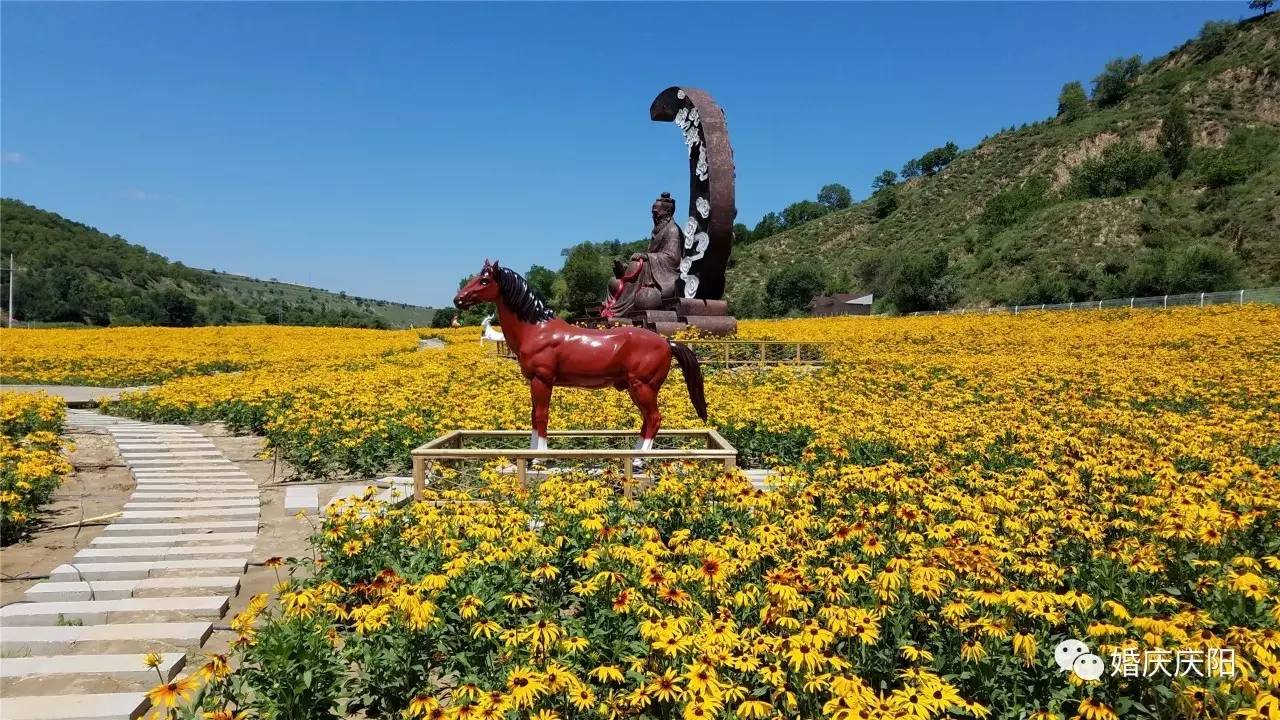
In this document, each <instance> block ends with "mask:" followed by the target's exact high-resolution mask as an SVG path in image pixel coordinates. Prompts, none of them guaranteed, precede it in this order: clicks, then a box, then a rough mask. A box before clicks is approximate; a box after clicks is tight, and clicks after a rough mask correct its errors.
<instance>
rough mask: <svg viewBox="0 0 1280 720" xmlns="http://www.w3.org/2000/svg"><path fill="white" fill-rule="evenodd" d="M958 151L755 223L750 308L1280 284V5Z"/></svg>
mask: <svg viewBox="0 0 1280 720" xmlns="http://www.w3.org/2000/svg"><path fill="white" fill-rule="evenodd" d="M1100 70H1101V69H1100ZM1175 106H1181V109H1178V108H1177V107H1175ZM1179 113H1183V117H1185V125H1183V122H1184V121H1182V120H1180V119H1179V117H1178V115H1179ZM1169 118H1172V120H1169ZM1165 125H1167V126H1168V129H1167V130H1166V131H1165V132H1163V133H1162V126H1165ZM1180 128H1181V134H1180V133H1179V129H1180ZM944 150H946V149H944V148H938V149H936V150H935V151H933V152H931V153H929V154H927V155H926V156H923V157H922V158H921V159H922V160H925V163H924V166H925V170H924V171H923V172H922V171H921V164H920V162H919V161H914V160H913V161H911V162H910V163H908V167H906V168H904V171H906V172H907V173H908V174H915V175H917V176H916V177H912V178H910V179H908V180H905V181H903V180H901V179H899V178H897V177H895V176H896V173H888V176H887V177H886V178H885V181H889V182H887V183H886V184H885V188H884V189H883V190H880V191H879V192H877V194H876V195H875V196H873V197H872V198H869V199H867V200H866V201H864V202H861V203H857V204H854V205H852V206H851V207H848V208H847V209H843V210H837V211H835V212H830V213H828V214H825V215H823V216H822V217H820V218H818V219H816V220H812V221H809V222H805V223H803V224H799V225H798V226H796V227H792V228H791V229H788V230H785V231H782V232H779V233H776V234H769V235H768V236H767V237H759V236H760V235H765V234H767V233H764V232H761V231H760V227H759V226H757V231H756V232H754V233H740V235H746V236H747V237H748V240H747V242H745V243H743V244H740V245H739V246H737V247H735V249H734V266H733V267H732V269H731V270H730V273H729V278H730V279H729V284H728V285H729V299H730V301H731V307H733V308H734V311H735V314H737V315H738V316H739V317H743V316H748V317H749V316H754V315H763V314H771V313H772V314H777V313H779V312H785V311H787V310H793V311H794V310H795V309H796V306H795V305H793V306H792V307H790V308H787V307H781V306H779V304H778V303H777V301H776V299H777V296H778V294H779V292H780V289H786V288H789V287H791V286H795V285H797V284H803V285H806V286H814V285H816V286H817V287H816V288H815V289H816V290H818V291H821V290H828V291H850V290H854V289H870V290H872V291H874V292H875V293H876V294H877V296H879V297H881V298H883V300H882V301H881V302H880V305H881V306H882V307H885V308H886V309H896V310H900V311H908V310H917V309H932V308H943V307H949V306H954V305H982V304H990V303H1039V302H1066V301H1078V300H1088V299H1097V298H1103V297H1125V296H1129V295H1131V294H1136V295H1151V294H1162V293H1166V292H1190V291H1199V290H1219V289H1230V288H1235V287H1242V286H1244V287H1248V286H1261V285H1275V284H1278V283H1280V16H1278V15H1276V14H1272V15H1271V16H1269V17H1265V18H1255V19H1253V20H1250V21H1246V22H1244V23H1240V24H1238V25H1236V24H1230V23H1210V24H1208V25H1206V27H1205V30H1204V31H1203V32H1202V33H1201V35H1200V37H1198V38H1197V39H1195V40H1193V41H1189V42H1188V43H1186V44H1185V45H1183V46H1182V47H1180V48H1178V49H1176V50H1174V51H1173V52H1171V53H1169V54H1168V55H1166V56H1164V57H1161V58H1158V59H1156V60H1154V61H1152V62H1149V63H1146V64H1143V63H1142V62H1141V61H1140V60H1139V59H1137V58H1133V59H1128V60H1125V61H1118V62H1115V63H1113V64H1112V65H1109V66H1108V68H1107V70H1106V71H1105V72H1103V73H1102V74H1101V75H1100V77H1099V78H1098V79H1097V80H1096V81H1095V87H1094V91H1093V93H1092V97H1091V98H1089V99H1086V97H1085V95H1084V94H1083V92H1082V90H1081V87H1080V86H1079V85H1075V86H1074V87H1071V86H1069V87H1067V88H1064V93H1063V105H1062V108H1061V112H1060V114H1059V115H1058V116H1056V117H1054V118H1051V119H1048V120H1045V121H1043V122H1038V123H1034V124H1032V125H1029V126H1025V127H1022V128H1018V129H1014V128H1010V129H1008V130H1005V131H1001V132H998V133H996V134H995V135H993V136H992V137H989V138H987V139H985V140H983V141H982V142H981V143H979V144H978V145H977V147H974V148H970V149H967V150H964V151H960V152H959V153H958V154H955V153H949V154H954V159H950V157H949V156H947V155H948V153H943V152H942V151H944ZM934 155H938V156H939V157H941V160H939V161H938V162H936V163H934V167H929V166H930V162H929V160H928V158H930V157H931V156H934ZM935 159H936V158H935ZM905 160H906V158H904V161H905ZM947 160H950V161H949V162H947ZM939 165H940V168H939ZM1184 166H1185V168H1184ZM930 170H932V174H930V172H929V171H930ZM1179 170H1180V172H1178V171H1179ZM1175 175H1176V177H1175ZM882 182H883V181H882ZM820 200H821V198H820ZM799 205H801V204H797V206H799ZM806 205H809V206H816V205H817V204H816V203H807V204H806ZM819 209H821V208H819ZM771 215H773V216H774V217H775V218H776V217H780V216H777V215H776V214H771ZM770 222H772V220H771V221H770ZM753 236H754V237H753ZM771 279H772V283H771V282H770V281H771ZM792 294H794V293H792Z"/></svg>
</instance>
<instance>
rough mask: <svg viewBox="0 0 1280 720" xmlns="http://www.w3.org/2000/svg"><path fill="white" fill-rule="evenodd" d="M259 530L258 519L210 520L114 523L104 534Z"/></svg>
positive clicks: (168, 533) (163, 533)
mask: <svg viewBox="0 0 1280 720" xmlns="http://www.w3.org/2000/svg"><path fill="white" fill-rule="evenodd" d="M250 531H252V532H257V531H258V521H257V520H210V521H209V522H171V523H124V524H119V523H112V524H111V525H108V526H106V527H104V528H102V533H101V534H100V535H99V537H103V536H119V535H132V536H138V535H190V534H202V533H219V532H250Z"/></svg>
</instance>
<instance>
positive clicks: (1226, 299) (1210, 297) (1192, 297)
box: [907, 287, 1280, 317]
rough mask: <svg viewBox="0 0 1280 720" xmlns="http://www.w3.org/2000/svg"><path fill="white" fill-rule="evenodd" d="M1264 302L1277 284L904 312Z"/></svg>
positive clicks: (1279, 290) (1272, 301) (1271, 299)
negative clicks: (1246, 288)
mask: <svg viewBox="0 0 1280 720" xmlns="http://www.w3.org/2000/svg"><path fill="white" fill-rule="evenodd" d="M1245 303H1265V304H1269V305H1280V287H1269V288H1254V289H1251V290H1226V291H1223V292H1202V293H1183V294H1181V295H1153V296H1150V297H1131V298H1113V299H1110V300H1085V301H1083V302H1071V303H1044V304H1040V305H1001V306H996V307H989V308H956V309H954V310H923V311H919V312H913V313H907V314H908V315H910V316H912V317H917V316H922V315H987V314H992V313H1010V314H1013V315H1017V314H1019V313H1024V312H1040V311H1042V310H1043V311H1056V310H1107V309H1115V308H1121V309H1123V308H1129V309H1140V308H1145V309H1164V308H1171V307H1205V306H1208V305H1244V304H1245Z"/></svg>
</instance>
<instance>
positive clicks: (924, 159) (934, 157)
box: [920, 142, 960, 175]
mask: <svg viewBox="0 0 1280 720" xmlns="http://www.w3.org/2000/svg"><path fill="white" fill-rule="evenodd" d="M959 154H960V148H959V147H958V146H957V145H956V144H955V143H953V142H948V143H947V144H946V145H943V146H942V147H936V148H934V149H932V150H930V151H929V152H927V153H925V154H924V155H921V156H920V172H922V173H924V174H925V175H936V174H938V172H939V171H940V170H942V168H944V167H946V166H948V165H950V164H951V161H952V160H955V159H956V156H958V155H959Z"/></svg>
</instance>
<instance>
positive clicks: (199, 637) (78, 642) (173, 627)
mask: <svg viewBox="0 0 1280 720" xmlns="http://www.w3.org/2000/svg"><path fill="white" fill-rule="evenodd" d="M212 628H213V624H212V623H208V622H159V623H124V624H121V625H81V626H75V625H71V626H67V625H52V626H32V627H5V629H4V634H3V635H0V650H3V651H4V652H5V654H6V655H17V654H20V653H24V652H25V653H31V654H41V653H44V654H48V653H53V654H66V653H68V652H75V651H77V650H81V649H83V650H90V649H92V648H94V647H101V646H103V645H111V644H128V645H136V646H137V647H138V649H139V650H143V651H146V650H149V649H150V648H151V647H152V646H153V645H155V644H157V643H167V644H170V645H177V646H182V645H186V646H192V647H199V646H200V645H202V644H203V643H204V641H205V639H206V638H208V637H209V633H210V632H212ZM5 717H8V716H7V715H6V716H5Z"/></svg>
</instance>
